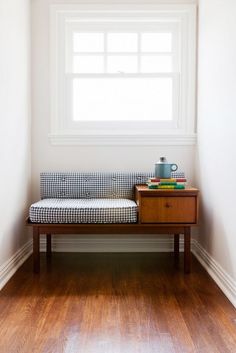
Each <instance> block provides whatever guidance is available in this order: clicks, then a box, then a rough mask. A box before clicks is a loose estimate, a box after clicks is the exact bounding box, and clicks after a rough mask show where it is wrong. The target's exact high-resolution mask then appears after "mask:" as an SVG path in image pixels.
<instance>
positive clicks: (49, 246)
mask: <svg viewBox="0 0 236 353" xmlns="http://www.w3.org/2000/svg"><path fill="white" fill-rule="evenodd" d="M46 237H47V257H48V258H50V257H51V255H52V235H51V234H46Z"/></svg>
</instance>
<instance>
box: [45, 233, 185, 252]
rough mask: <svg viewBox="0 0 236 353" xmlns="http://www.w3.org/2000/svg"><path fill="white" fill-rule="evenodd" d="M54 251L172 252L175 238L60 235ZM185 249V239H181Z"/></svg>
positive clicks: (54, 241)
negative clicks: (72, 236) (74, 236)
mask: <svg viewBox="0 0 236 353" xmlns="http://www.w3.org/2000/svg"><path fill="white" fill-rule="evenodd" d="M40 249H41V251H45V250H46V241H45V239H43V238H42V239H41V241H40ZM52 251H54V252H170V251H173V239H171V238H167V237H165V238H155V237H148V236H143V237H139V236H136V237H135V236H133V237H129V236H125V237H114V236H113V237H88V236H86V237H77V238H69V237H63V236H58V237H54V239H53V241H52ZM180 251H183V241H182V240H181V241H180Z"/></svg>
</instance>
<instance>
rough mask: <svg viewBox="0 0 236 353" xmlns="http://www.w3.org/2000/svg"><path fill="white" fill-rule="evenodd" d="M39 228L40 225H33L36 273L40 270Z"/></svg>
mask: <svg viewBox="0 0 236 353" xmlns="http://www.w3.org/2000/svg"><path fill="white" fill-rule="evenodd" d="M39 238H40V235H39V229H38V227H33V264H34V265H33V266H34V273H39V272H40V251H39V250H40V245H39Z"/></svg>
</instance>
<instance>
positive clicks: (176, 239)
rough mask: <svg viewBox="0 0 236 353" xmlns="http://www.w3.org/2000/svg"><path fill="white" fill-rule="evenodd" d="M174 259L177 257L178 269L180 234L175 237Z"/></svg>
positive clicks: (176, 264)
mask: <svg viewBox="0 0 236 353" xmlns="http://www.w3.org/2000/svg"><path fill="white" fill-rule="evenodd" d="M174 257H175V266H176V267H178V264H179V234H175V235H174Z"/></svg>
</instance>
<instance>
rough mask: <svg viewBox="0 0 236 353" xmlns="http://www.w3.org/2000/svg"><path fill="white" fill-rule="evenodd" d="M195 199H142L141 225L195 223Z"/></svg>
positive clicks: (187, 197) (185, 197)
mask: <svg viewBox="0 0 236 353" xmlns="http://www.w3.org/2000/svg"><path fill="white" fill-rule="evenodd" d="M196 203H197V202H196V197H194V196H183V197H169V196H167V197H162V196H161V197H150V196H148V197H142V200H141V204H140V221H141V223H196V213H197V212H196V208H197V206H196Z"/></svg>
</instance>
